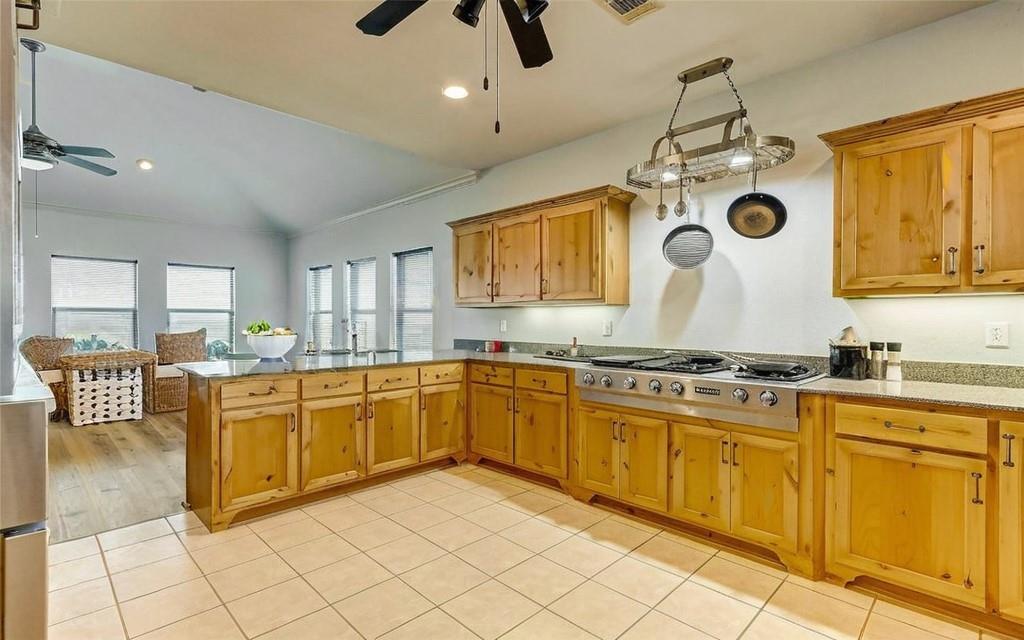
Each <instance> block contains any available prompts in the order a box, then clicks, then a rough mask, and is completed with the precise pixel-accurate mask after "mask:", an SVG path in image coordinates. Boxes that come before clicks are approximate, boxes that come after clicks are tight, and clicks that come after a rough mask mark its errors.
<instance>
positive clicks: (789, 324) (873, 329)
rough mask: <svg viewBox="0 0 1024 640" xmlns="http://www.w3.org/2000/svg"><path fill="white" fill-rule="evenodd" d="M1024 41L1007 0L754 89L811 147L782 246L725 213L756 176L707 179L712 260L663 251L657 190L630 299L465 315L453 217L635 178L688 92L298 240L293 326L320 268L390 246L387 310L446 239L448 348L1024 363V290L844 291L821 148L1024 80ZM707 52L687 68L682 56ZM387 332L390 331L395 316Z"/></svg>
mask: <svg viewBox="0 0 1024 640" xmlns="http://www.w3.org/2000/svg"><path fill="white" fill-rule="evenodd" d="M1022 33H1024V4H1020V3H1015V2H1007V3H999V4H994V5H989V6H986V7H982V8H980V9H976V10H974V11H971V12H968V13H965V14H960V15H958V16H954V17H952V18H949V19H947V20H944V21H941V22H938V23H934V24H931V25H927V26H925V27H921V28H919V29H916V30H913V31H910V32H906V33H904V34H900V35H898V36H894V37H892V38H888V39H885V40H881V41H878V42H875V43H873V44H870V45H866V46H864V47H861V48H858V49H855V50H851V51H848V52H845V53H842V54H839V55H836V56H832V57H830V58H826V59H824V60H821V61H819V62H817V63H814V64H812V65H809V66H806V67H802V68H800V69H796V70H793V71H790V72H787V73H784V74H780V75H778V76H774V77H772V78H768V79H764V80H761V81H759V82H756V83H752V84H749V85H747V86H741V87H740V90H741V92H742V95H743V97H744V100H745V102H746V104H747V106H748V108H749V109H750V112H751V117H752V123H753V125H754V127H755V128H756V129H757V130H758V131H759V132H761V133H771V134H778V135H786V136H790V137H792V138H793V139H794V140H795V141H796V145H797V157H796V158H795V159H794V160H793V161H791V162H790V163H788V164H786V165H784V166H782V167H780V168H777V169H774V170H772V171H770V172H766V173H763V174H762V176H761V179H760V184H759V186H760V187H761V188H762V189H763V190H765V191H769V192H771V193H773V194H775V195H776V196H778V197H780V198H781V199H782V200H783V202H785V203H786V206H787V208H788V210H789V224H788V226H787V227H786V228H785V229H784V230H783V231H782V232H781V233H780V234H779V235H777V236H775V237H773V238H771V239H768V240H760V241H757V240H747V239H744V238H741V237H739V236H737V235H736V234H734V233H733V232H732V231H731V230H730V229H729V227H728V225H727V223H726V221H725V210H726V208H727V207H728V205H729V203H730V202H731V201H732V199H733V198H735V197H736V196H738V195H740V194H741V193H743V192H745V191H746V190H747V187H746V185H745V183H744V182H743V181H742V180H740V179H734V180H729V181H721V182H718V183H712V184H711V185H709V186H706V187H700V188H698V192H699V201H700V203H701V209H702V213H701V214H700V215H698V216H697V219H698V220H700V221H701V222H702V223H703V224H705V225H706V226H707V227H708V228H709V229H710V230H711V231H712V233H713V234H714V236H715V241H716V248H715V254H714V256H713V257H712V259H711V260H710V262H709V263H708V264H707V265H705V266H704V267H703V268H702V269H700V270H697V271H691V272H683V271H676V270H673V269H672V268H671V267H669V266H668V265H667V264H666V263H665V262H664V260H663V259H662V257H661V242H662V239H663V238H664V236H665V235H666V234H667V233H668V232H669V230H670V229H672V228H673V226H674V224H675V221H674V219H672V220H666V221H664V222H658V221H656V220H655V219H654V216H653V207H654V205H655V204H657V193H656V192H644V193H642V194H641V196H640V198H638V199H637V200H636V201H635V202H634V203H633V209H632V220H631V224H630V231H631V247H630V263H631V282H632V300H631V305H630V306H629V307H587V308H551V307H544V308H523V309H487V310H477V309H454V308H453V305H452V286H451V234H450V230H449V229H448V227H446V226H445V224H444V223H445V222H447V221H450V220H454V219H457V218H462V217H465V216H469V215H474V214H478V213H484V212H487V211H490V210H494V209H498V208H501V207H506V206H510V205H515V204H518V203H523V202H528V201H531V200H536V199H540V198H543V197H546V196H551V195H555V194H559V193H565V192H569V191H574V190H578V189H583V188H587V187H591V186H596V185H601V184H606V183H611V184H617V185H622V184H624V179H625V171H626V168H627V167H629V166H631V165H632V164H634V163H636V162H639V161H640V160H642V159H644V157H645V155H646V154H648V153H649V149H650V144H651V142H652V141H653V139H654V138H655V137H656V136H658V135H659V134H660V132H662V131H664V128H665V124H666V121H667V118H668V115H669V112H670V109H671V107H672V103H673V101H674V98H675V95H673V94H672V91H674V89H671V88H667V89H666V93H665V96H664V98H665V100H664V104H663V105H661V106H662V107H663V109H662V110H661V112H659V113H658V114H657V115H655V116H651V117H647V118H642V119H639V120H637V121H634V122H631V123H627V124H624V125H621V126H618V127H615V128H612V129H609V130H606V131H603V132H601V133H598V134H595V135H592V136H590V137H587V138H584V139H580V140H576V141H573V142H571V143H568V144H565V145H563V146H560V147H557V148H554V149H550V150H547V151H544V152H541V153H538V154H535V155H532V156H529V157H527V158H523V159H520V160H517V161H514V162H510V163H507V164H504V165H501V166H498V167H496V168H494V169H492V170H489V171H487V172H485V174H484V175H483V176H482V177H481V179H480V181H479V182H478V183H476V184H475V185H472V186H469V187H464V188H462V189H459V190H456V191H452V192H449V193H446V194H443V195H441V196H438V197H435V198H432V199H429V200H424V201H420V202H417V203H413V204H410V205H406V206H400V207H395V208H392V209H389V210H385V211H382V212H379V213H375V214H372V215H370V216H366V217H363V218H359V219H356V220H353V221H350V222H347V223H343V224H339V225H336V226H334V227H331V228H329V229H327V230H321V231H317V232H316V233H311V234H307V235H303V236H300V237H298V238H296V239H295V240H293V242H292V245H291V251H290V255H291V258H290V260H291V276H290V277H291V280H290V285H291V286H290V293H291V317H292V324H293V325H294V326H296V327H302V326H303V325H304V322H303V319H302V318H303V313H304V309H305V301H304V284H303V283H304V278H305V269H306V268H307V267H309V266H312V265H317V264H324V263H333V264H334V265H335V266H336V267H339V266H340V265H341V264H343V262H344V260H346V259H351V258H358V257H363V256H367V255H376V256H378V279H379V281H380V286H379V295H378V298H379V307H383V304H384V303H385V302H386V299H387V298H386V296H387V293H388V287H387V278H388V274H387V267H388V264H389V261H388V260H387V257H388V256H389V254H390V253H391V252H392V251H397V250H401V249H406V248H409V247H413V246H422V245H433V246H434V248H435V256H434V263H435V282H436V288H435V291H436V305H435V308H436V318H435V342H436V345H437V346H438V347H449V346H450V345H451V342H452V339H453V338H455V337H459V338H477V339H482V338H492V337H493V338H497V337H502V338H504V339H506V340H523V341H538V342H540V341H543V342H562V343H565V342H568V341H569V339H570V338H571V337H572V336H578V337H579V338H580V340H581V342H584V343H593V344H610V345H642V346H663V347H680V348H687V347H688V348H718V349H733V350H744V351H765V352H789V353H801V354H815V355H821V354H824V353H825V352H826V343H827V339H828V337H829V336H830V335H833V334H835V333H837V332H838V331H839V330H840V329H842V327H843V326H845V325H847V324H853V325H855V327H856V328H857V329H858V330H859V331H860V332H861V334H862V335H863V336H865V337H870V338H872V339H887V340H899V341H903V342H904V344H905V350H904V353H905V357H907V358H909V359H918V360H940V361H969V362H989V363H1015V364H1024V297H1021V296H971V297H930V298H912V299H908V298H900V299H870V300H868V299H864V300H841V299H834V298H832V297H831V261H832V255H831V229H832V166H831V154H830V153H829V151H828V149H827V148H826V147H825V146H824V145H823V144H822V143H821V142H820V141H818V140H817V135H818V134H819V133H821V132H825V131H831V130H834V129H838V128H842V127H846V126H850V125H853V124H858V123H862V122H866V121H869V120H873V119H877V118H881V117H885V116H889V115H895V114H899V113H904V112H907V111H911V110H915V109H920V108H925V107H929V106H934V105H938V104H941V103H944V102H950V101H954V100H957V99H962V98H969V97H974V96H979V95H984V94H987V93H992V92H996V91H1001V90H1005V89H1010V88H1015V87H1020V86H1024V38H1021V34H1022ZM777 46H784V43H778V45H777ZM721 53H728V51H727V50H723V51H722V52H721ZM766 55H770V48H769V49H768V50H767V54H766ZM696 62H700V61H698V60H680V61H679V66H680V67H681V68H682V67H684V66H687V65H689V64H693V63H696ZM743 63H744V61H743V60H737V61H736V65H737V66H740V67H741V66H742V65H743ZM668 81H669V79H666V84H668ZM707 82H723V81H722V80H721V78H716V79H712V80H708V81H707ZM723 88H724V83H723ZM611 96H612V98H611V99H614V91H612V92H611ZM652 106H657V105H652ZM731 106H732V103H731V96H730V95H729V94H718V95H716V96H712V97H710V98H707V99H705V100H702V101H700V102H697V103H694V104H689V103H684V106H683V109H682V112H681V118H682V119H684V120H687V121H688V120H696V119H698V118H701V117H705V116H708V115H711V114H714V113H717V112H719V111H724V110H726V109H728V108H731ZM515 135H516V132H515V131H511V130H509V131H503V132H502V134H501V136H502V137H504V136H515ZM501 139H502V138H501V137H498V138H495V144H501ZM385 179H386V177H385ZM340 273H341V272H340V269H339V270H338V271H336V274H338V275H337V276H336V282H337V285H336V296H335V301H336V309H338V311H337V312H336V317H339V318H340V316H341V312H340V309H341V306H340V300H341V299H342V298H341V289H342V282H341V280H342V278H341V277H340ZM381 315H382V316H384V314H381ZM385 317H386V316H385ZM499 319H506V320H508V333H506V334H504V335H500V334H499V333H498V321H499ZM605 319H610V320H613V321H614V324H615V331H614V335H613V336H611V337H610V338H604V337H602V336H601V332H600V329H601V321H603V320H605ZM987 320H1007V321H1010V322H1011V323H1012V324H1011V335H1012V336H1013V337H1012V340H1013V342H1012V348H1011V349H1007V350H987V349H985V348H984V342H983V326H984V322H985V321H987ZM381 327H382V328H383V329H386V321H385V320H384V318H382V320H381Z"/></svg>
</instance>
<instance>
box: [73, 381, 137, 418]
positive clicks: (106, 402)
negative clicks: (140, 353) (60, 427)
mask: <svg viewBox="0 0 1024 640" xmlns="http://www.w3.org/2000/svg"><path fill="white" fill-rule="evenodd" d="M68 390H69V394H68V395H69V404H70V406H69V407H68V412H69V413H70V417H71V424H72V425H74V426H76V427H79V426H82V425H86V424H96V423H97V422H115V421H118V420H141V419H142V367H140V366H136V367H132V368H120V367H117V368H111V369H75V370H74V371H72V372H71V380H70V381H69V382H68Z"/></svg>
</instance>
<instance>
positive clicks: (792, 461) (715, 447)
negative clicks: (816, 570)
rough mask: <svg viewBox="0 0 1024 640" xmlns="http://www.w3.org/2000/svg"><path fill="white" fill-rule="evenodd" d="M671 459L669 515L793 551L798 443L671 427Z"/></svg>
mask: <svg viewBox="0 0 1024 640" xmlns="http://www.w3.org/2000/svg"><path fill="white" fill-rule="evenodd" d="M671 454H672V474H671V477H672V483H671V486H672V500H671V504H670V507H669V509H670V512H671V513H672V514H673V515H675V516H678V517H680V518H683V519H685V520H689V521H691V522H694V523H697V524H699V525H701V526H704V527H708V528H711V529H717V530H719V531H724V532H728V533H732V534H733V535H736V536H737V537H741V538H744V539H745V540H749V541H751V542H756V543H758V544H763V545H766V546H769V547H772V548H775V549H779V550H780V551H787V552H795V551H796V549H797V542H798V533H797V529H798V526H799V503H798V495H799V489H800V482H799V468H800V464H799V461H800V446H799V443H797V441H796V440H789V439H783V438H772V437H768V436H760V435H753V434H749V433H741V432H736V431H726V430H724V429H716V428H713V427H708V426H704V425H695V424H687V423H680V422H674V423H672V444H671Z"/></svg>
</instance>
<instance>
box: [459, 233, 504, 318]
mask: <svg viewBox="0 0 1024 640" xmlns="http://www.w3.org/2000/svg"><path fill="white" fill-rule="evenodd" d="M452 253H453V254H454V257H455V264H454V268H455V302H456V304H472V303H479V302H490V301H491V300H492V299H493V294H494V291H493V283H492V273H491V267H492V263H493V260H492V255H493V254H492V225H491V223H489V222H488V223H485V224H480V225H471V226H467V227H460V228H458V229H456V230H455V247H454V248H453V251H452Z"/></svg>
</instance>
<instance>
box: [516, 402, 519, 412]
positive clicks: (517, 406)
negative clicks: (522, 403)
mask: <svg viewBox="0 0 1024 640" xmlns="http://www.w3.org/2000/svg"><path fill="white" fill-rule="evenodd" d="M516 413H519V398H516Z"/></svg>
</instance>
